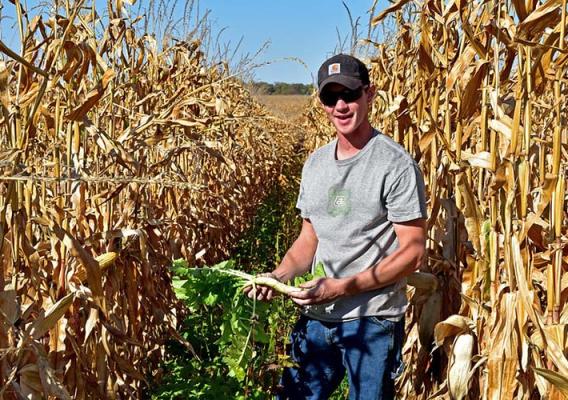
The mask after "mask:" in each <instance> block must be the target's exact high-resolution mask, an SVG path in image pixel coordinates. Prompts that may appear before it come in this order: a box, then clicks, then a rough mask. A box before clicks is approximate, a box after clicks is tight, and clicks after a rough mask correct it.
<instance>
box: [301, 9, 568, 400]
mask: <svg viewBox="0 0 568 400" xmlns="http://www.w3.org/2000/svg"><path fill="white" fill-rule="evenodd" d="M389 18H390V19H391V22H393V23H394V25H395V26H396V32H395V33H396V35H395V36H394V37H393V38H392V40H391V41H388V42H385V43H375V42H371V41H370V40H369V41H367V44H368V45H369V46H374V48H375V52H374V55H373V56H372V57H370V58H368V59H366V61H367V63H368V64H369V65H370V67H371V71H370V73H371V78H372V81H373V82H374V83H375V85H376V93H377V94H376V96H375V99H374V103H373V109H372V122H373V124H374V126H376V127H377V128H379V129H380V130H381V131H382V132H384V133H385V134H387V135H389V136H391V137H393V138H394V139H395V140H396V141H397V142H399V143H400V144H401V145H403V146H404V147H405V148H406V149H407V150H408V151H409V152H410V153H411V154H412V155H413V156H414V157H415V159H416V160H417V161H418V163H419V165H420V167H421V169H422V171H423V173H424V177H425V180H426V189H427V196H428V209H429V220H428V228H429V232H428V234H429V240H428V261H427V263H426V264H425V265H424V267H423V271H424V272H426V273H429V274H432V275H433V276H435V277H436V279H437V280H436V282H437V289H436V290H437V291H436V292H433V293H431V292H430V293H429V292H426V293H425V292H424V291H423V290H422V291H421V290H418V289H419V286H417V288H414V287H412V288H411V289H410V292H409V294H410V296H411V299H412V302H411V307H410V308H409V311H408V314H407V333H408V340H407V343H406V347H405V349H404V354H405V361H406V366H407V368H406V370H405V372H404V373H403V375H402V376H401V378H400V379H399V381H398V388H399V393H400V397H401V398H405V399H430V398H445V399H450V398H452V399H458V398H469V399H503V400H504V399H512V398H515V399H533V398H554V399H560V398H563V396H564V395H565V394H566V379H565V377H566V376H568V370H567V369H566V367H567V366H568V360H567V356H568V346H567V343H566V335H565V333H560V332H565V329H566V323H567V322H568V306H567V304H568V303H567V300H568V290H567V282H568V247H567V244H568V231H567V227H568V212H567V207H568V201H567V199H566V197H567V196H566V189H565V188H566V179H567V166H568V147H567V143H568V129H567V125H566V120H567V117H568V115H567V109H566V107H565V105H566V97H567V95H568V90H567V88H566V81H565V79H566V76H567V73H568V65H567V63H566V60H567V59H568V57H566V45H565V35H566V1H562V0H555V1H552V0H549V1H537V0H535V1H521V0H519V1H511V2H506V1H481V0H475V1H461V0H460V1H453V0H424V1H409V0H399V1H395V2H392V4H391V5H389V7H387V8H386V9H384V10H377V14H376V15H375V16H374V18H373V21H374V23H375V24H378V23H382V22H381V21H384V20H385V19H389ZM312 104H313V107H311V108H310V109H309V110H308V111H307V112H306V113H305V118H306V119H305V121H304V124H305V126H306V130H307V131H313V132H315V133H314V134H313V135H311V136H310V137H307V138H306V140H305V142H304V143H305V146H306V147H307V149H308V150H312V149H314V148H315V147H318V146H320V145H321V144H323V143H325V142H327V141H329V140H330V138H332V137H333V134H334V133H333V129H332V128H331V127H330V126H329V124H328V122H327V121H326V118H325V115H324V114H323V112H322V111H321V110H320V108H319V107H317V98H315V97H314V98H313V99H312ZM439 295H441V296H442V299H441V302H439V301H438V299H437V298H436V296H439ZM437 321H442V322H438V323H437V324H436V322H437ZM433 325H435V328H434V331H433V335H432V327H433ZM553 327H554V329H552V328H553ZM432 338H433V340H432ZM433 342H435V347H433V346H434V343H433ZM462 342H464V343H465V342H467V346H468V347H467V349H466V348H463V349H456V348H455V346H461V343H462ZM457 350H459V355H460V357H465V358H467V357H469V358H470V360H462V362H461V365H462V366H463V367H460V368H463V371H464V372H460V373H455V374H454V372H453V371H454V370H453V369H452V368H454V367H453V365H455V363H454V360H456V357H457V356H456V354H457ZM466 356H467V357H466ZM460 371H461V369H460ZM462 373H464V374H466V375H461V374H462ZM448 376H454V377H455V379H453V378H452V380H450V381H448V380H447V377H448ZM464 379H466V380H464Z"/></svg>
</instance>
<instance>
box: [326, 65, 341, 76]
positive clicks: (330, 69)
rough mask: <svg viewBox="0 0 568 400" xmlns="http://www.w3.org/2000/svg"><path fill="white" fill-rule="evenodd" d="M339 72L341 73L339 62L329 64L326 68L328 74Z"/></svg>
mask: <svg viewBox="0 0 568 400" xmlns="http://www.w3.org/2000/svg"><path fill="white" fill-rule="evenodd" d="M339 73H341V64H339V63H335V64H330V65H329V67H328V68H327V74H328V75H334V74H339Z"/></svg>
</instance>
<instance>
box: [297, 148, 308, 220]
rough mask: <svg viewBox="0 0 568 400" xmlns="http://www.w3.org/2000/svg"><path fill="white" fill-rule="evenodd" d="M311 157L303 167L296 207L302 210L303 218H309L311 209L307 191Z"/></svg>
mask: <svg viewBox="0 0 568 400" xmlns="http://www.w3.org/2000/svg"><path fill="white" fill-rule="evenodd" d="M309 161H310V160H309V159H308V160H307V161H306V163H305V164H304V167H303V168H302V180H301V181H300V191H299V193H298V200H297V201H296V208H297V209H299V210H300V215H301V216H302V218H304V219H307V218H309V217H310V209H309V206H308V196H307V191H306V180H307V169H308V163H309Z"/></svg>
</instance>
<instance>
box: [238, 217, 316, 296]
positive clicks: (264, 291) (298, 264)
mask: <svg viewBox="0 0 568 400" xmlns="http://www.w3.org/2000/svg"><path fill="white" fill-rule="evenodd" d="M317 245H318V238H317V236H316V233H315V231H314V227H313V226H312V223H311V222H310V221H309V220H308V219H304V221H303V222H302V230H301V231H300V234H299V235H298V238H297V239H296V241H295V242H294V243H293V244H292V246H291V247H290V249H288V251H287V252H286V255H285V256H284V258H283V259H282V262H281V263H280V265H279V266H278V267H277V268H276V269H275V270H274V271H272V272H271V273H270V274H267V275H269V276H272V277H274V278H276V279H278V280H280V281H281V282H288V281H291V280H292V279H294V277H296V276H300V275H303V274H304V273H306V272H308V271H309V270H310V267H311V265H312V261H313V258H314V255H315V253H316V248H317ZM247 292H248V296H249V297H251V298H252V297H255V296H256V298H257V299H258V300H270V299H272V297H273V296H274V291H273V290H272V289H271V288H269V287H266V286H262V287H258V288H257V289H256V290H250V289H247Z"/></svg>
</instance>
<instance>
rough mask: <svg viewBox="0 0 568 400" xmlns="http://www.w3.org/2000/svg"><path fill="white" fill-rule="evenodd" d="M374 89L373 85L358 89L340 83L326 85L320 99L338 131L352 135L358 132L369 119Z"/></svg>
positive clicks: (345, 134)
mask: <svg viewBox="0 0 568 400" xmlns="http://www.w3.org/2000/svg"><path fill="white" fill-rule="evenodd" d="M373 91H374V88H373V87H372V86H363V87H361V88H359V89H357V90H351V89H348V88H346V87H345V86H343V85H340V84H338V83H330V84H328V85H326V86H325V88H324V89H323V91H322V93H321V94H320V101H321V102H322V105H323V108H324V110H325V112H326V114H327V116H328V117H329V119H330V121H331V122H332V123H333V125H334V126H335V129H336V130H337V132H338V133H340V134H342V135H344V136H350V135H352V134H353V133H356V132H358V130H359V128H360V127H361V124H362V123H363V122H366V121H367V114H368V111H369V104H370V102H371V100H372V98H373Z"/></svg>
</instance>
